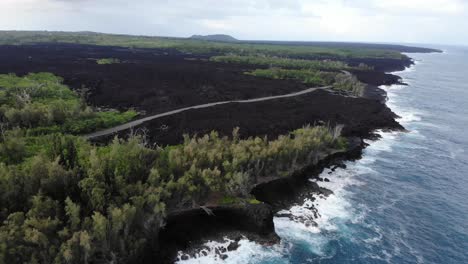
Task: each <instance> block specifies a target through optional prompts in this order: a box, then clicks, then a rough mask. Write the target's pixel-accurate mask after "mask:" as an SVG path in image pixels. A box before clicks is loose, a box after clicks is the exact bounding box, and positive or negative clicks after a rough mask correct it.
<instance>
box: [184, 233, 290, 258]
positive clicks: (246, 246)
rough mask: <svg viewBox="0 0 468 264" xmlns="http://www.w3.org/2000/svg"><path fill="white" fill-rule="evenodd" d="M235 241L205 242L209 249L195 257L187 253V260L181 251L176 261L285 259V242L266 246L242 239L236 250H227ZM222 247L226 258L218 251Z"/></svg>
mask: <svg viewBox="0 0 468 264" xmlns="http://www.w3.org/2000/svg"><path fill="white" fill-rule="evenodd" d="M231 242H233V241H232V240H230V239H227V238H225V241H224V242H215V241H210V242H207V243H205V245H204V246H205V247H207V249H203V250H200V252H199V253H198V254H197V255H196V256H195V257H189V256H187V255H186V258H187V259H186V260H182V257H183V256H184V255H185V254H184V253H183V252H179V255H178V260H177V261H176V263H179V264H216V263H226V264H230V263H233V264H234V263H236V264H237V263H258V262H261V261H268V260H273V259H275V260H281V259H284V251H285V249H286V248H285V246H284V245H283V244H280V245H276V246H273V247H265V246H262V245H259V244H257V243H255V242H252V241H249V240H248V239H245V238H244V239H241V240H240V241H239V247H238V249H237V250H234V251H227V247H228V246H229V244H230V243H231ZM220 249H223V251H224V253H222V255H225V258H224V259H223V258H221V255H220V254H219V253H218V252H219V250H220Z"/></svg>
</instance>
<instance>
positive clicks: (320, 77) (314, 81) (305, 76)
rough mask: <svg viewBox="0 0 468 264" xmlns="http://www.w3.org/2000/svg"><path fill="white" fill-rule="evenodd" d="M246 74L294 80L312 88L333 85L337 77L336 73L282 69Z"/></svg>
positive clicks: (261, 70)
mask: <svg viewBox="0 0 468 264" xmlns="http://www.w3.org/2000/svg"><path fill="white" fill-rule="evenodd" d="M246 74H250V75H253V76H257V77H263V78H270V79H294V80H298V81H301V82H303V83H305V84H307V85H310V86H325V85H331V84H332V83H333V80H334V76H335V74H334V73H327V72H321V71H316V70H308V69H299V70H289V69H281V68H270V69H257V70H254V71H252V72H247V73H246Z"/></svg>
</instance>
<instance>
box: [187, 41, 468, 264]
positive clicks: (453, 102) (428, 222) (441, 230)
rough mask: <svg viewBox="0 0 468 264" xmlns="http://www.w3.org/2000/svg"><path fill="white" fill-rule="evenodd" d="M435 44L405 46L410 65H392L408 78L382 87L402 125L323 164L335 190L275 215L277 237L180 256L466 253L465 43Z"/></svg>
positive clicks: (269, 259) (377, 258) (466, 257)
mask: <svg viewBox="0 0 468 264" xmlns="http://www.w3.org/2000/svg"><path fill="white" fill-rule="evenodd" d="M439 48H440V47H439ZM442 48H443V49H444V50H445V52H444V53H442V54H409V56H411V57H412V58H414V59H415V60H416V62H417V63H416V65H414V66H413V67H412V68H410V69H408V70H405V71H403V72H398V73H396V74H398V75H399V76H401V77H403V79H404V81H405V82H406V83H408V84H409V85H408V86H398V85H395V86H391V87H383V88H384V89H385V90H387V92H388V96H389V101H388V105H389V107H390V108H391V109H392V110H393V111H394V112H395V113H397V114H398V115H400V116H401V119H399V121H400V122H401V123H402V124H403V125H404V126H405V128H407V129H408V130H409V132H407V133H384V132H381V133H380V134H381V135H382V139H381V140H379V141H375V142H370V141H369V142H368V143H370V146H369V147H368V148H367V149H366V150H365V151H364V155H363V158H362V159H361V160H359V161H356V162H348V163H347V168H346V169H338V170H336V171H335V172H331V171H328V170H327V171H325V172H324V173H323V174H324V175H323V176H324V177H327V178H329V179H330V180H331V182H329V183H326V182H324V183H322V182H321V183H320V185H321V186H323V187H326V188H329V189H331V190H333V191H334V194H333V195H331V196H329V197H314V198H315V200H314V201H312V200H311V199H306V200H305V201H304V204H300V205H297V206H294V207H292V208H290V209H288V210H285V211H283V212H282V213H289V214H291V215H294V216H296V218H298V219H300V220H297V221H293V220H290V218H287V217H282V218H280V217H277V218H275V227H276V231H277V233H278V234H279V235H280V236H281V238H282V242H281V244H280V245H277V246H274V247H262V246H260V245H257V244H255V243H254V242H251V241H247V240H243V241H241V247H240V248H239V249H238V250H237V251H234V252H230V253H229V254H228V255H229V257H228V259H227V260H226V261H225V262H224V261H222V260H219V259H217V258H216V257H215V255H214V254H209V255H208V256H207V257H202V258H197V259H191V260H189V261H186V262H187V263H468V48H456V47H447V48H444V47H442ZM311 204H313V205H314V206H315V208H316V209H317V211H318V213H319V215H320V217H319V218H314V217H313V211H311V209H310V208H311V207H310V205H311ZM310 223H315V224H310ZM210 246H212V247H215V246H219V244H217V243H212V244H210Z"/></svg>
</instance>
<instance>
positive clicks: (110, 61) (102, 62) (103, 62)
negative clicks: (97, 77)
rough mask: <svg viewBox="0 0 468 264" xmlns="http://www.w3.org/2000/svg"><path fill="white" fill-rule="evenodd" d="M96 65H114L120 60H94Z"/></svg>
mask: <svg viewBox="0 0 468 264" xmlns="http://www.w3.org/2000/svg"><path fill="white" fill-rule="evenodd" d="M96 63H97V64H116V63H120V60H119V59H116V58H104V59H99V60H96Z"/></svg>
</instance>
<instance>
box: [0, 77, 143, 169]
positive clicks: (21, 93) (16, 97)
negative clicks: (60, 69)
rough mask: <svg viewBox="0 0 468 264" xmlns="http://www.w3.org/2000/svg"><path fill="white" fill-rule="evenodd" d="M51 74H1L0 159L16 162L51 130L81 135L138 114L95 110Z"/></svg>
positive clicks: (46, 142)
mask: <svg viewBox="0 0 468 264" xmlns="http://www.w3.org/2000/svg"><path fill="white" fill-rule="evenodd" d="M84 97H85V95H84V92H82V94H81V95H80V94H78V93H77V92H74V91H72V90H70V88H68V87H67V86H65V85H63V84H62V79H61V78H60V77H57V76H54V75H53V74H50V73H31V74H28V75H25V76H23V77H18V76H16V75H13V74H3V75H0V103H1V106H0V136H1V138H0V154H1V156H0V162H4V163H6V164H11V163H18V162H21V161H23V159H25V158H27V157H31V156H33V155H35V154H36V153H37V151H38V150H39V149H41V148H44V147H45V146H49V145H50V141H49V140H50V138H49V137H48V135H50V134H54V133H66V134H74V135H77V134H83V133H88V132H92V131H95V130H97V129H102V128H107V127H112V126H115V125H118V124H121V123H125V122H128V121H130V120H131V119H133V118H134V117H135V116H136V115H137V113H136V112H135V111H133V110H130V111H127V112H123V113H120V112H117V111H105V112H98V111H94V110H93V108H92V107H90V106H88V105H87V104H86V102H85V100H84Z"/></svg>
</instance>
